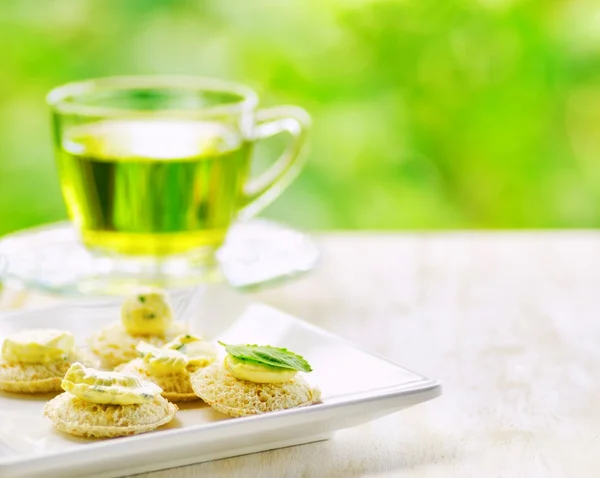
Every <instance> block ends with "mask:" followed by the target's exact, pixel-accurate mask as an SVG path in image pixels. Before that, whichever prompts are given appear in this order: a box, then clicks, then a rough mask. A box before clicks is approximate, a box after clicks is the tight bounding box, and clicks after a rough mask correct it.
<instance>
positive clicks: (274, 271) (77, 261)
mask: <svg viewBox="0 0 600 478" xmlns="http://www.w3.org/2000/svg"><path fill="white" fill-rule="evenodd" d="M0 256H5V258H6V259H7V261H8V264H9V265H8V271H7V274H6V280H7V281H11V282H16V283H18V284H21V285H23V286H24V287H27V288H29V289H35V290H41V291H45V292H51V293H54V294H62V295H87V294H94V295H108V294H122V293H126V292H128V291H129V290H130V289H131V288H133V287H136V286H139V285H159V286H162V287H166V288H179V287H186V286H189V285H192V284H197V283H201V282H214V281H225V282H228V283H229V284H230V285H231V286H233V287H235V288H237V289H252V288H258V287H260V286H264V285H267V284H272V283H278V282H280V281H283V280H286V279H291V278H293V277H296V276H298V275H300V274H302V273H305V272H308V271H310V270H311V269H313V268H314V267H315V265H316V263H317V262H318V259H319V251H318V249H317V247H316V245H315V243H314V241H313V240H312V239H311V238H310V237H309V236H308V235H306V234H304V233H302V232H299V231H296V230H294V229H292V228H290V227H288V226H285V225H282V224H279V223H276V222H273V221H268V220H265V219H253V220H250V221H247V222H243V223H238V224H235V225H233V226H232V227H231V229H230V231H229V234H228V236H227V240H226V241H225V244H224V245H223V247H221V249H219V250H218V251H217V254H216V261H215V264H214V265H213V266H207V265H206V264H203V265H198V264H194V263H193V262H190V261H189V260H188V259H187V258H179V259H178V258H173V259H169V260H168V261H165V262H163V263H161V264H159V265H157V263H156V261H150V260H149V259H148V260H147V261H146V262H143V260H140V259H139V258H136V259H127V258H124V257H107V256H100V255H96V254H94V253H92V252H90V251H88V250H87V249H85V248H84V247H83V245H82V244H81V243H80V242H79V239H78V237H77V234H76V232H75V229H74V228H73V227H72V225H71V224H70V223H69V222H59V223H55V224H49V225H45V226H41V227H36V228H32V229H26V230H23V231H19V232H16V233H13V234H10V235H7V236H5V237H4V238H2V239H1V240H0Z"/></svg>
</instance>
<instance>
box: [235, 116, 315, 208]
mask: <svg viewBox="0 0 600 478" xmlns="http://www.w3.org/2000/svg"><path fill="white" fill-rule="evenodd" d="M255 117H256V122H257V127H256V131H255V135H254V138H255V140H257V141H258V140H261V139H265V138H269V137H271V136H275V135H276V134H280V133H284V132H285V133H289V135H290V136H291V141H290V142H289V144H288V146H287V148H286V149H285V151H284V152H283V154H282V155H281V156H280V157H279V159H277V161H275V163H274V164H273V165H272V166H271V167H270V168H269V169H267V170H266V171H265V172H263V173H262V174H260V175H259V176H258V177H256V178H254V179H251V180H250V181H249V182H248V183H247V184H246V186H245V187H244V191H243V194H242V207H241V209H240V211H239V213H238V216H239V217H240V218H241V219H246V218H249V217H252V216H254V215H255V214H257V213H258V212H260V211H261V210H262V209H263V208H264V207H266V206H267V205H268V204H269V203H270V202H271V201H273V200H274V199H275V198H276V197H277V196H279V194H281V192H282V191H283V190H284V189H285V188H286V187H287V186H288V185H289V184H290V183H291V182H292V181H293V180H294V178H295V177H296V176H297V175H298V173H299V172H300V170H301V169H302V166H304V162H303V161H302V160H301V159H302V155H301V154H300V153H301V152H302V149H303V147H304V145H305V143H306V134H307V132H308V129H309V127H310V124H311V120H310V116H309V114H308V113H307V112H306V111H305V110H303V109H302V108H300V107H298V106H276V107H274V108H268V109H264V110H259V111H257V112H256V116H255Z"/></svg>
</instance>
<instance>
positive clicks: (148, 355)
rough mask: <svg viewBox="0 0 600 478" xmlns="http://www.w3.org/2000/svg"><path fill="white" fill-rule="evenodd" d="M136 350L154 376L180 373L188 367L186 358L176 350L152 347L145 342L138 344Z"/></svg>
mask: <svg viewBox="0 0 600 478" xmlns="http://www.w3.org/2000/svg"><path fill="white" fill-rule="evenodd" d="M136 349H137V351H138V352H140V354H141V355H142V360H144V362H146V363H147V364H148V367H150V370H151V372H152V373H153V374H156V375H169V374H172V373H180V372H183V371H184V370H185V368H186V367H187V365H188V358H187V357H186V356H185V355H183V354H182V353H180V352H178V351H177V350H171V349H165V348H158V347H153V346H152V345H150V344H147V343H146V342H140V343H139V344H138V346H137V347H136Z"/></svg>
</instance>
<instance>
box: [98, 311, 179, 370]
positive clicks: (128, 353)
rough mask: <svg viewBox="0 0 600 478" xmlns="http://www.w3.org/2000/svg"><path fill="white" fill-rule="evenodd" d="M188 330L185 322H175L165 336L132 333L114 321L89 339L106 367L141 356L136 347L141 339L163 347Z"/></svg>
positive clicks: (109, 367) (111, 367) (113, 366)
mask: <svg viewBox="0 0 600 478" xmlns="http://www.w3.org/2000/svg"><path fill="white" fill-rule="evenodd" d="M186 332H187V326H186V324H185V323H183V322H177V321H176V322H173V323H172V324H171V326H170V327H169V329H168V330H167V333H166V334H165V335H164V336H158V335H130V334H129V333H128V332H127V330H126V329H125V327H123V325H122V324H121V322H113V323H111V324H108V325H107V326H106V327H104V328H102V329H100V330H98V331H97V332H95V333H94V334H92V336H91V337H90V339H89V346H90V350H91V351H92V352H93V353H94V354H96V356H97V357H98V358H99V359H100V360H101V361H102V365H103V366H104V367H105V368H108V369H113V368H115V367H116V366H117V365H120V364H123V363H126V362H129V361H131V360H133V359H135V358H137V357H138V356H139V354H138V351H137V350H136V349H135V347H136V346H137V344H138V343H140V342H141V341H144V342H147V343H149V344H150V345H154V346H155V347H162V346H163V345H164V344H166V343H167V342H169V341H170V340H173V339H174V338H175V337H177V336H178V335H181V334H185V333H186Z"/></svg>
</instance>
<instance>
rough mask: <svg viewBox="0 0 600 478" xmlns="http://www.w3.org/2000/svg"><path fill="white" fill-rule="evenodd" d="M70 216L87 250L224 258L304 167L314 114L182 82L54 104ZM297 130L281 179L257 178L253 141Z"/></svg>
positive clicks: (280, 165) (113, 89)
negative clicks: (218, 254) (239, 233)
mask: <svg viewBox="0 0 600 478" xmlns="http://www.w3.org/2000/svg"><path fill="white" fill-rule="evenodd" d="M48 101H49V104H50V105H51V107H52V110H53V118H54V133H55V146H56V157H57V162H58V170H59V175H60V183H61V188H62V191H63V196H64V199H65V202H66V205H67V209H68V212H69V215H70V217H71V219H72V221H73V223H74V225H75V227H76V228H77V230H78V232H79V234H80V237H81V240H82V241H83V243H84V244H85V246H86V247H88V248H90V249H92V250H94V251H99V252H105V253H110V254H120V255H124V256H155V257H168V256H172V255H181V254H189V253H193V252H194V251H205V250H206V249H207V248H208V249H209V250H214V249H216V248H217V247H218V246H219V245H221V244H222V243H223V241H224V239H225V236H226V234H227V231H228V229H229V226H230V225H231V224H232V222H233V221H235V220H236V218H238V217H240V216H242V217H247V216H249V215H252V214H254V213H256V212H257V211H258V210H259V209H260V208H262V207H264V206H265V205H266V204H267V203H268V202H269V201H271V200H272V199H273V198H275V197H276V196H277V195H278V194H279V193H280V192H281V191H282V190H283V188H284V187H285V186H286V185H287V184H288V183H289V181H290V180H291V179H293V177H294V176H295V175H296V173H297V172H298V170H299V166H300V163H299V162H298V154H299V152H300V149H301V147H302V145H303V143H304V138H305V132H306V125H307V123H308V115H307V114H306V113H305V112H304V111H303V110H301V109H300V108H297V107H277V108H272V109H268V110H258V111H257V110H256V107H257V104H258V99H257V97H256V94H255V93H254V92H253V91H252V90H249V89H248V88H246V87H244V86H241V85H237V84H231V83H226V82H222V81H216V80H207V79H197V78H186V77H184V78H181V77H166V78H165V77H122V78H120V77H116V78H105V79H99V80H90V81H84V82H79V83H73V84H68V85H65V86H62V87H59V88H57V89H55V90H53V91H52V92H51V93H50V94H49V96H48ZM280 132H288V133H289V134H290V135H291V136H292V142H291V143H290V145H289V147H288V149H287V150H286V152H285V153H284V154H283V156H282V157H281V158H280V159H279V160H278V161H277V162H276V163H275V164H274V165H273V166H272V168H271V169H270V170H268V171H267V172H266V173H263V175H261V176H259V177H258V178H256V179H251V178H250V177H249V172H250V164H251V159H252V158H251V156H252V147H253V144H254V143H255V142H256V141H257V140H259V139H262V138H265V137H267V136H271V135H274V134H277V133H280Z"/></svg>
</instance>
